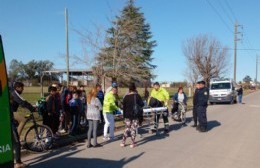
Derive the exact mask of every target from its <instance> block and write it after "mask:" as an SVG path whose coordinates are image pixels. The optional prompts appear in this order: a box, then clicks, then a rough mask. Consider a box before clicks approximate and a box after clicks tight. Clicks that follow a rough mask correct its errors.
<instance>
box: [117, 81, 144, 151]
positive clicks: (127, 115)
mask: <svg viewBox="0 0 260 168" xmlns="http://www.w3.org/2000/svg"><path fill="white" fill-rule="evenodd" d="M134 106H136V107H137V106H138V107H139V108H138V109H139V111H138V113H136V112H134V111H135V110H134ZM143 106H144V103H143V101H142V98H141V96H140V95H139V94H138V93H137V91H136V86H135V84H134V83H131V84H130V86H129V93H128V94H127V95H126V96H125V97H124V99H123V116H124V120H125V125H126V129H125V131H124V134H123V139H122V142H121V144H120V146H121V147H124V146H125V141H126V138H127V136H128V135H129V134H130V135H131V144H130V147H131V148H134V147H135V146H136V143H135V137H136V129H137V127H138V124H139V120H141V121H142V117H143V111H142V109H141V108H142V107H143Z"/></svg>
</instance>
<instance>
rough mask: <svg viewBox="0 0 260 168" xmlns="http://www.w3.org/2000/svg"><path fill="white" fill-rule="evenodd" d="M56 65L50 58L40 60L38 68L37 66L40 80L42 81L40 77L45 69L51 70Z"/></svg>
mask: <svg viewBox="0 0 260 168" xmlns="http://www.w3.org/2000/svg"><path fill="white" fill-rule="evenodd" d="M53 66H54V63H53V62H50V61H49V60H44V61H38V62H37V68H36V75H37V78H38V81H39V82H40V78H41V77H42V75H43V73H42V72H43V71H48V70H51V69H52V68H53Z"/></svg>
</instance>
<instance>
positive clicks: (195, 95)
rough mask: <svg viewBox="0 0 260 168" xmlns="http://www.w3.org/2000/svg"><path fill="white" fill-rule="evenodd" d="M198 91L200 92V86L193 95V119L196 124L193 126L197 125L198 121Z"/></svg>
mask: <svg viewBox="0 0 260 168" xmlns="http://www.w3.org/2000/svg"><path fill="white" fill-rule="evenodd" d="M197 92H198V88H196V89H195V92H194V96H193V110H192V115H193V121H194V125H193V126H192V127H197V123H198V114H197V111H196V105H197V99H198V98H197Z"/></svg>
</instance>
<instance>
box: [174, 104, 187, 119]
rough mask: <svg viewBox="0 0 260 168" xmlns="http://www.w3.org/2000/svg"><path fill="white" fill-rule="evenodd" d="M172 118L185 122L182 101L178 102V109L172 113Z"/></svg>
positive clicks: (184, 107)
mask: <svg viewBox="0 0 260 168" xmlns="http://www.w3.org/2000/svg"><path fill="white" fill-rule="evenodd" d="M172 119H173V120H174V121H179V122H181V123H182V124H185V123H186V105H185V104H184V103H183V102H178V110H177V111H176V112H174V113H172Z"/></svg>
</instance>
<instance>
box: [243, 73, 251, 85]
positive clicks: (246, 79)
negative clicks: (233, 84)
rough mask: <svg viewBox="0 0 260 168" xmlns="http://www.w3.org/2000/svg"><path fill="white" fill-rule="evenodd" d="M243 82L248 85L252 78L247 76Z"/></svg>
mask: <svg viewBox="0 0 260 168" xmlns="http://www.w3.org/2000/svg"><path fill="white" fill-rule="evenodd" d="M243 81H244V82H245V83H247V84H249V83H250V82H251V81H252V78H251V77H250V76H249V75H246V76H245V77H244V79H243Z"/></svg>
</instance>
